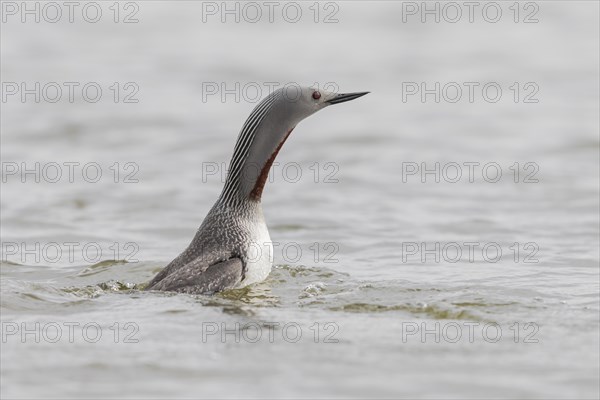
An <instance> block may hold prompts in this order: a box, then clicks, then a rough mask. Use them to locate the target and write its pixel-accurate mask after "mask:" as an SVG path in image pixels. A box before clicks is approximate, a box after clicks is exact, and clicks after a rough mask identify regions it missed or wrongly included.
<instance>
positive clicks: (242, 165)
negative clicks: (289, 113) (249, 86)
mask: <svg viewBox="0 0 600 400" xmlns="http://www.w3.org/2000/svg"><path fill="white" fill-rule="evenodd" d="M276 104H277V95H276V94H271V95H270V96H268V97H267V98H265V99H264V100H263V101H261V102H260V103H259V104H258V105H257V106H256V108H255V109H254V110H253V111H252V114H250V116H249V117H248V119H247V120H246V122H245V123H244V125H243V126H242V130H241V131H240V134H239V136H238V139H237V142H236V144H235V148H234V151H233V156H232V158H231V162H230V164H229V172H228V174H227V180H226V181H225V186H224V187H223V192H222V193H221V196H220V197H219V201H220V202H222V203H225V204H228V205H236V204H240V203H244V202H248V201H252V202H260V200H261V196H262V192H263V188H264V186H265V183H266V180H267V177H268V174H269V170H270V168H271V166H272V164H273V161H274V160H275V157H276V156H277V153H278V152H279V150H280V149H281V147H282V146H283V143H284V142H285V140H286V139H287V137H288V135H289V134H290V133H291V129H293V128H291V127H288V126H285V125H286V124H285V123H283V122H280V121H279V120H281V119H280V118H274V117H273V115H274V114H276V111H277V110H275V108H277V107H276ZM282 134H283V136H282Z"/></svg>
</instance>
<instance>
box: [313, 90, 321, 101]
mask: <svg viewBox="0 0 600 400" xmlns="http://www.w3.org/2000/svg"><path fill="white" fill-rule="evenodd" d="M312 98H313V99H315V100H319V99H320V98H321V93H320V92H318V91H315V92H313V95H312Z"/></svg>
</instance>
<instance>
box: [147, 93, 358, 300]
mask: <svg viewBox="0 0 600 400" xmlns="http://www.w3.org/2000/svg"><path fill="white" fill-rule="evenodd" d="M296 89H297V91H296V93H291V92H290V90H289V88H288V89H287V90H286V89H280V90H277V91H275V92H273V93H272V94H270V95H269V96H267V97H266V98H265V99H263V100H262V101H261V102H260V103H259V104H258V105H257V106H256V107H255V109H254V110H253V111H252V113H251V114H250V116H249V117H248V119H247V120H246V122H245V123H244V125H243V126H242V130H241V131H240V134H239V136H238V139H237V142H236V145H235V148H234V154H233V157H232V159H231V162H230V167H229V172H228V175H227V180H226V182H225V185H224V187H223V191H222V193H221V195H220V197H219V199H218V200H217V202H216V203H215V205H214V206H213V207H212V209H211V210H210V211H209V213H208V215H207V216H206V218H205V219H204V221H203V223H202V225H201V226H200V228H199V229H198V231H197V232H196V235H195V236H194V239H193V240H192V242H191V243H190V245H189V246H188V247H187V249H185V251H183V253H181V254H180V255H179V256H178V257H177V258H175V259H174V260H173V261H171V263H169V265H167V266H166V267H165V268H164V269H163V270H162V271H161V272H159V273H158V274H157V275H156V276H155V277H154V279H152V281H151V282H150V283H149V284H148V286H147V287H146V290H163V291H174V292H180V293H190V294H210V293H214V292H218V291H221V290H223V289H226V288H234V287H239V286H245V285H247V284H250V283H253V282H257V281H260V280H263V279H264V278H265V277H266V276H267V275H268V273H269V272H270V269H271V263H272V259H273V254H272V250H273V249H272V245H271V240H270V237H269V233H268V230H267V226H266V223H265V220H264V217H263V212H262V207H261V202H260V200H261V197H262V191H263V188H264V185H265V182H266V178H267V175H268V171H269V169H270V167H271V165H272V163H273V161H274V159H275V157H276V156H277V153H278V152H279V150H280V148H281V146H282V145H283V143H284V142H285V140H286V139H287V137H288V136H289V134H290V133H291V131H292V130H293V129H294V127H295V126H296V125H297V124H298V123H299V122H300V121H301V120H302V119H304V118H306V117H308V116H309V115H311V114H313V113H315V112H316V111H318V110H320V109H322V108H324V107H326V106H328V105H330V104H337V103H341V102H344V101H348V100H353V99H355V98H358V97H360V96H363V95H365V94H367V92H363V93H351V94H335V93H330V92H326V91H318V90H316V89H312V88H305V87H303V88H296Z"/></svg>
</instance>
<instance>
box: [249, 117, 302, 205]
mask: <svg viewBox="0 0 600 400" xmlns="http://www.w3.org/2000/svg"><path fill="white" fill-rule="evenodd" d="M293 130H294V128H292V129H290V130H289V131H288V133H287V134H286V135H285V137H284V138H283V140H282V141H281V143H279V145H277V148H276V149H275V151H274V152H273V154H271V157H269V159H268V160H267V162H266V163H265V165H264V166H263V168H262V170H261V171H260V175H258V178H257V179H256V183H255V184H254V188H252V191H251V192H250V198H251V199H252V200H254V201H260V198H261V197H262V192H263V189H264V188H265V183H266V182H267V177H268V176H269V171H270V170H271V166H272V165H273V161H275V158H276V157H277V154H278V153H279V150H281V147H282V146H283V144H284V143H285V141H286V140H287V138H288V136H290V133H292V131H293Z"/></svg>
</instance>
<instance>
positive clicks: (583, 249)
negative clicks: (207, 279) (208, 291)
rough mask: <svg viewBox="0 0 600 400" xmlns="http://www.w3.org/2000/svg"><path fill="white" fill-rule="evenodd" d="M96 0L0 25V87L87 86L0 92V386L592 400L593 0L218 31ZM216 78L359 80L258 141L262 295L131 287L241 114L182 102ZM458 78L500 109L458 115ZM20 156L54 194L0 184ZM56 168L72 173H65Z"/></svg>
mask: <svg viewBox="0 0 600 400" xmlns="http://www.w3.org/2000/svg"><path fill="white" fill-rule="evenodd" d="M101 4H102V9H103V12H104V14H103V19H102V20H101V21H100V22H99V23H96V24H91V23H87V22H85V21H84V20H81V19H78V20H76V21H75V22H74V23H68V22H65V21H61V22H59V23H56V24H51V23H47V22H44V21H42V22H41V23H39V24H35V23H33V22H31V21H30V23H20V22H19V20H18V19H17V20H14V19H8V21H7V22H6V23H4V24H3V25H2V64H1V67H2V75H3V78H2V81H3V82H17V83H20V82H27V83H28V84H29V85H33V84H34V82H41V84H42V86H43V84H44V83H47V82H59V83H61V82H80V83H81V86H83V85H84V84H85V83H86V82H97V83H98V85H99V86H100V87H101V88H102V89H103V97H102V99H101V100H100V101H98V102H97V103H91V102H88V101H85V99H83V98H82V96H81V94H80V92H75V93H76V98H75V100H74V101H73V102H72V103H71V102H69V101H68V100H65V98H64V97H63V98H62V99H61V100H60V101H58V102H56V103H50V102H48V101H44V98H42V100H41V101H40V102H39V103H36V102H35V101H33V100H32V98H33V96H31V95H30V96H29V97H28V98H27V99H26V100H27V101H26V102H25V103H22V102H21V101H20V99H19V97H18V95H17V96H16V97H15V96H13V97H9V98H8V99H7V100H6V101H3V103H2V121H1V123H2V125H1V128H2V149H1V155H2V162H3V163H4V164H3V182H2V193H1V206H2V228H1V233H2V242H3V245H2V251H3V257H2V284H1V286H2V308H1V310H2V333H3V340H2V352H1V354H2V356H1V365H2V393H1V394H2V397H3V398H111V397H119V398H121V397H124V398H131V397H143V398H148V397H156V398H160V397H175V398H199V397H367V396H369V397H419V398H549V397H552V398H598V396H599V387H598V385H599V382H598V375H599V372H600V367H599V356H598V354H599V347H600V346H599V335H598V332H599V309H600V307H599V297H598V294H599V291H600V288H599V259H600V256H599V248H598V246H599V245H598V242H599V188H598V182H599V171H598V170H599V168H598V166H599V138H598V109H599V101H598V86H599V79H598V48H599V43H598V41H599V39H598V37H599V35H598V26H599V25H598V3H597V2H587V1H585V2H584V1H579V2H566V1H555V2H537V3H535V4H537V5H538V6H539V11H538V12H537V14H536V17H537V18H538V20H539V22H538V23H530V24H524V23H516V24H515V23H514V22H513V21H512V17H513V14H511V12H512V11H511V10H510V9H509V7H510V5H511V4H512V3H504V2H502V3H499V4H501V6H502V9H503V18H502V19H501V21H500V22H498V23H495V24H492V23H488V22H485V21H484V20H482V19H481V18H479V19H477V20H476V21H475V22H474V23H469V22H467V21H464V20H461V21H459V22H458V23H455V24H452V23H447V22H444V21H443V19H442V21H441V22H440V23H439V24H437V23H432V22H431V21H429V22H427V23H420V22H419V20H418V15H417V17H416V19H408V22H407V23H403V22H402V5H401V4H400V3H392V2H369V3H367V2H361V1H358V2H337V3H335V4H337V6H338V8H339V10H338V11H337V13H336V14H335V15H336V17H337V18H338V20H339V22H338V23H333V24H324V23H317V24H315V23H314V22H313V21H312V19H311V18H312V14H310V13H311V12H312V11H311V10H310V9H309V8H308V7H309V6H310V4H309V3H299V4H301V5H302V7H303V11H304V15H305V16H307V17H306V18H302V20H301V21H300V22H299V23H297V24H291V23H286V22H285V20H282V19H281V18H278V19H277V20H276V22H275V23H274V24H270V23H268V22H265V21H264V20H263V21H262V22H259V23H257V24H251V23H248V22H244V21H242V22H240V23H238V24H236V23H232V22H231V20H230V21H229V23H225V24H222V23H220V22H219V19H218V17H215V18H216V19H208V20H207V22H205V23H203V22H202V6H201V4H200V3H192V2H176V3H170V4H168V5H167V3H166V2H160V1H158V2H149V1H148V2H137V3H136V4H137V5H138V6H139V11H138V12H137V14H136V16H137V18H138V19H139V22H138V23H134V24H123V23H118V24H115V23H113V22H111V17H112V16H113V14H112V11H111V9H109V7H110V4H109V3H101ZM431 4H433V3H431ZM321 6H324V5H323V3H322V4H321ZM131 11H132V10H130V9H121V12H122V13H121V14H120V18H123V16H124V15H125V13H126V12H131ZM326 11H327V12H330V11H331V10H329V9H324V8H321V15H320V18H323V15H324V14H323V13H324V12H326ZM529 12H531V10H530V9H521V14H520V18H523V16H524V15H525V14H528V13H529ZM476 15H478V14H476ZM308 16H311V17H308ZM11 18H12V17H11ZM211 18H212V17H211ZM411 18H412V17H411ZM114 82H117V83H118V87H119V89H120V93H119V98H118V99H119V101H118V102H117V103H115V102H114V100H113V94H114V91H112V90H111V89H110V87H111V85H113V84H114ZM128 82H133V83H134V84H135V85H137V88H139V91H138V92H137V93H135V95H134V98H137V99H138V100H139V102H138V103H124V102H123V101H122V100H123V98H124V96H125V94H130V93H132V92H133V90H132V88H131V87H128V88H125V86H124V85H125V84H126V83H128ZM236 82H240V86H241V87H243V86H244V85H246V84H248V83H252V82H254V83H255V84H256V85H257V86H258V87H259V88H261V89H262V90H265V91H266V90H267V87H268V86H266V85H265V83H266V82H279V83H281V84H283V83H286V82H299V83H302V84H312V83H315V82H318V83H320V84H321V85H323V84H325V83H328V82H333V83H335V84H336V85H338V86H339V88H340V90H342V91H363V90H370V91H371V92H372V93H371V94H369V95H368V96H366V97H363V98H361V99H358V100H356V101H354V102H351V103H347V104H343V105H339V106H335V107H331V108H330V109H327V110H324V111H322V112H320V113H318V114H316V115H315V116H313V117H311V118H309V119H307V120H305V121H303V122H302V123H301V125H299V126H298V128H297V129H296V130H295V131H294V133H293V134H292V136H291V137H290V139H289V140H288V142H287V143H286V145H285V146H284V148H283V150H282V152H281V153H280V155H279V157H278V159H277V161H278V162H279V163H280V165H279V168H280V169H276V170H275V171H274V172H273V176H272V177H273V179H272V180H273V182H269V183H268V186H267V187H266V189H265V194H264V199H263V203H264V210H265V215H266V218H267V222H268V225H269V227H270V233H271V238H272V239H273V240H275V241H277V242H279V243H280V245H279V246H278V247H277V248H278V250H276V251H275V261H276V265H275V267H274V269H273V272H272V274H271V275H270V277H269V278H268V279H267V280H266V281H265V282H262V283H260V284H256V285H253V286H251V287H248V288H244V289H239V290H232V291H227V292H224V293H221V294H219V295H216V296H213V297H202V296H187V295H173V294H159V293H148V292H141V291H139V289H140V288H141V287H143V285H144V284H145V283H147V282H148V281H149V280H150V279H151V278H152V277H153V276H154V274H156V273H157V272H158V271H159V270H160V269H161V268H162V267H163V266H164V265H166V264H167V263H168V262H169V261H170V260H171V259H172V258H174V257H175V256H176V255H177V254H178V253H179V252H180V251H181V250H183V249H184V248H185V246H187V244H188V243H189V241H190V240H191V238H192V237H193V234H194V233H195V230H196V229H197V227H198V226H199V225H200V223H201V221H202V218H203V217H204V215H205V214H206V212H207V211H208V210H209V208H210V207H211V205H212V203H213V202H214V200H215V199H216V197H217V196H218V194H219V191H220V188H221V185H222V179H221V176H220V173H221V172H222V171H221V170H222V167H221V164H222V163H226V162H227V161H228V159H229V157H230V155H231V151H232V148H233V143H234V141H235V135H236V134H237V132H238V130H239V128H240V126H241V124H242V122H243V120H244V119H245V118H246V116H247V115H248V114H249V112H250V111H251V109H252V107H253V106H254V104H255V103H253V102H252V99H249V98H248V97H249V96H250V95H251V94H252V93H251V92H248V93H247V95H248V96H241V97H242V98H240V99H239V101H236V99H235V98H234V97H233V96H232V95H229V96H226V98H225V100H226V101H221V99H220V96H219V95H220V93H218V94H216V95H211V96H209V95H207V96H206V99H203V97H202V94H203V93H204V94H206V93H207V92H206V89H207V86H206V84H207V83H216V84H217V87H218V88H219V89H220V87H219V85H220V84H221V83H225V84H226V85H227V88H234V87H235V83H236ZM403 82H404V83H405V86H404V89H405V90H406V89H407V87H406V83H407V82H408V83H411V82H415V83H417V84H420V83H421V82H427V84H428V85H429V86H428V88H432V87H434V86H433V85H434V83H435V82H440V83H441V86H442V87H443V85H444V84H445V83H448V82H457V83H458V84H459V86H461V87H462V88H463V90H464V92H463V98H462V99H461V100H460V101H457V102H456V103H451V102H449V101H446V100H447V99H448V98H451V97H452V93H453V92H447V93H446V95H447V96H445V97H442V99H441V101H440V102H439V103H436V102H435V101H434V100H433V95H429V97H426V101H425V103H422V102H421V101H420V98H419V96H418V95H417V96H412V97H408V98H407V99H406V100H407V101H406V102H403V101H402V100H403V98H402V95H403V84H402V83H403ZM464 82H478V83H480V86H479V88H481V87H482V86H483V85H484V84H485V83H488V82H495V83H497V84H498V85H499V86H500V87H501V88H502V90H503V92H502V97H501V99H500V100H499V101H498V102H496V103H492V102H490V101H487V100H485V99H483V98H482V96H481V92H480V91H476V92H475V94H476V97H475V99H474V101H473V102H472V103H471V102H469V101H468V100H465V99H466V98H465V97H464V96H466V95H467V91H466V87H465V86H464V84H463V83H464ZM514 82H518V87H519V90H520V91H519V98H518V102H516V103H515V101H514V95H515V91H514V90H512V89H510V87H511V85H513V84H514ZM530 82H531V83H533V84H534V86H529V87H527V88H526V87H525V85H526V84H527V83H530ZM81 86H80V87H81ZM30 87H32V86H30ZM248 88H251V86H249V87H248ZM536 88H537V89H538V90H537V93H535V94H533V95H532V96H533V97H530V99H538V100H539V102H538V103H524V102H523V100H524V99H525V96H526V95H530V94H532V93H533V92H535V89H536ZM450 89H451V88H449V89H448V90H450ZM265 93H266V92H265ZM491 93H492V92H490V96H491V95H492V94H491ZM263 94H264V93H263ZM404 94H406V92H404ZM66 95H67V92H66V91H65V92H64V94H63V96H66ZM36 162H37V163H40V169H43V168H44V166H46V165H48V163H53V162H54V163H58V164H59V165H61V166H62V168H61V169H62V172H63V177H62V179H60V180H59V182H57V183H50V182H49V181H48V179H45V178H44V176H43V174H42V172H41V171H40V173H39V174H37V175H39V176H41V179H40V182H39V183H37V182H36V181H35V178H36V174H35V173H33V174H29V175H25V176H24V179H25V182H24V183H23V182H22V181H21V178H22V177H23V174H22V171H20V170H19V171H18V172H17V173H16V174H14V175H12V174H10V173H9V172H8V171H7V169H6V168H10V167H9V165H10V166H13V165H15V164H13V163H16V165H17V166H18V167H19V168H21V163H25V165H26V167H28V168H33V166H34V165H35V163H36ZM65 162H79V163H80V165H79V166H77V167H76V168H77V169H75V175H74V178H73V182H72V183H71V182H69V179H68V178H67V173H68V169H67V167H65V166H64V164H63V163H65ZM476 162H478V163H480V164H479V165H478V166H476V165H475V164H465V163H476ZM89 163H97V164H94V165H92V168H94V166H99V168H100V170H101V171H102V177H101V178H100V179H99V181H98V182H96V183H90V182H88V181H86V179H84V178H83V177H82V175H81V168H82V167H83V166H84V165H88V164H89ZM115 163H119V164H117V165H116V166H115ZM128 163H131V164H128ZM315 163H318V165H317V164H315ZM422 163H424V164H422ZM435 163H440V179H439V182H436V181H435V176H433V175H432V174H429V175H427V174H426V175H424V177H423V179H424V180H425V183H422V181H421V180H422V176H421V169H422V167H425V168H428V169H433V168H435ZM452 163H457V164H458V166H460V167H461V172H462V176H461V178H460V179H458V181H457V182H456V183H452V182H451V181H452V180H453V178H454V177H455V170H456V164H452ZM491 163H496V164H491ZM515 163H518V165H515ZM488 164H490V166H488V168H491V169H489V170H486V174H485V175H484V174H483V172H482V169H483V166H484V165H488ZM468 165H473V168H475V169H474V175H473V179H472V180H473V182H470V180H469V177H468V172H469V169H468V168H469V167H468ZM415 166H417V167H418V168H419V171H418V172H417V173H415V174H414V175H410V174H408V172H410V171H412V170H411V169H410V168H413V167H415ZM214 167H216V168H217V173H216V174H214V175H213V174H209V173H208V172H209V171H213V170H212V169H210V170H209V168H214ZM284 167H285V168H287V170H286V172H285V173H286V175H284V174H283V172H282V171H283V169H284ZM498 167H499V168H500V170H501V172H502V176H501V178H500V179H499V180H498V181H497V182H495V183H492V182H488V180H494V177H495V174H494V171H495V169H497V168H498ZM46 168H50V167H46ZM74 168H75V167H74ZM453 168H454V169H453ZM298 169H299V170H300V171H301V172H302V176H301V177H300V178H299V179H296V175H295V174H294V171H295V170H298ZM115 170H117V171H119V175H118V176H116V175H115ZM93 171H94V170H93V169H90V170H89V171H87V172H88V175H86V178H87V179H88V180H90V176H92V177H93V176H95V175H94V174H93V173H92V172H93ZM403 171H404V173H405V174H404V176H403ZM515 171H518V176H517V175H516V172H515ZM46 172H47V173H48V174H50V173H51V172H52V171H50V170H49V169H47V170H46ZM317 172H318V176H317V175H316V173H317ZM52 176H54V173H53V172H52ZM46 178H47V176H46ZM328 178H330V179H328ZM486 179H487V180H486ZM515 179H516V180H517V183H515ZM92 180H93V179H92ZM115 180H116V181H117V183H115ZM131 180H134V181H135V180H137V181H138V182H137V183H135V182H131ZM536 180H537V183H536V182H535V181H536ZM36 243H38V244H39V246H40V247H39V249H38V250H36V248H35V245H36ZM52 243H56V244H57V245H56V246H54V247H53V245H52ZM65 243H75V244H74V245H72V246H74V250H73V251H72V252H70V251H69V250H68V249H69V248H68V245H66V244H65ZM436 243H438V244H439V246H440V247H439V250H436V247H435V246H436ZM468 243H477V245H471V246H473V249H474V250H473V254H472V257H471V255H470V254H469V245H468ZM23 244H24V245H25V246H27V247H25V248H24V246H23ZM96 245H97V246H99V247H100V248H101V250H102V253H101V255H100V256H98V257H97V256H96V253H95V252H94V251H96V250H97V248H96ZM11 246H12V247H11ZM84 246H87V247H86V249H87V251H89V253H88V252H85V253H82V248H83V247H84ZM484 246H487V247H486V253H482V249H483V247H484ZM457 247H458V248H460V251H461V253H460V256H458V253H456V251H457ZM284 248H285V249H286V250H285V251H284ZM26 249H30V251H29V252H28V251H26ZM31 249H33V250H31ZM56 249H60V251H61V253H60V254H59V255H60V257H58V256H57V257H55V255H56V254H58V253H55V251H56ZM298 249H301V254H299V256H298V257H297V256H296V255H297V254H298ZM317 249H318V252H317ZM432 249H433V251H431V250H432ZM498 249H500V250H501V251H502V254H501V255H500V256H499V257H497V253H496V251H497V250H498ZM427 250H429V252H428V251H427ZM517 250H518V251H517ZM71 255H72V256H73V259H69V256H71ZM36 256H37V257H38V258H39V259H37V260H36ZM436 256H438V258H439V260H436V259H435V257H436ZM422 257H424V258H425V260H424V261H423V260H422ZM455 260H456V262H453V261H455ZM36 323H39V325H36ZM86 324H87V325H86ZM236 324H238V325H236ZM24 329H26V330H28V331H29V332H30V333H26V332H24V331H23V330H24ZM99 332H101V334H102V336H101V337H99V338H96V334H97V333H99ZM36 333H37V338H38V339H39V340H38V341H39V343H38V342H36ZM57 333H60V336H56V334H57ZM259 333H260V335H261V336H260V337H259V336H258V335H259ZM459 333H460V337H458V334H459ZM298 334H301V337H298ZM70 336H72V337H70ZM96 339H97V341H96Z"/></svg>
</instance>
